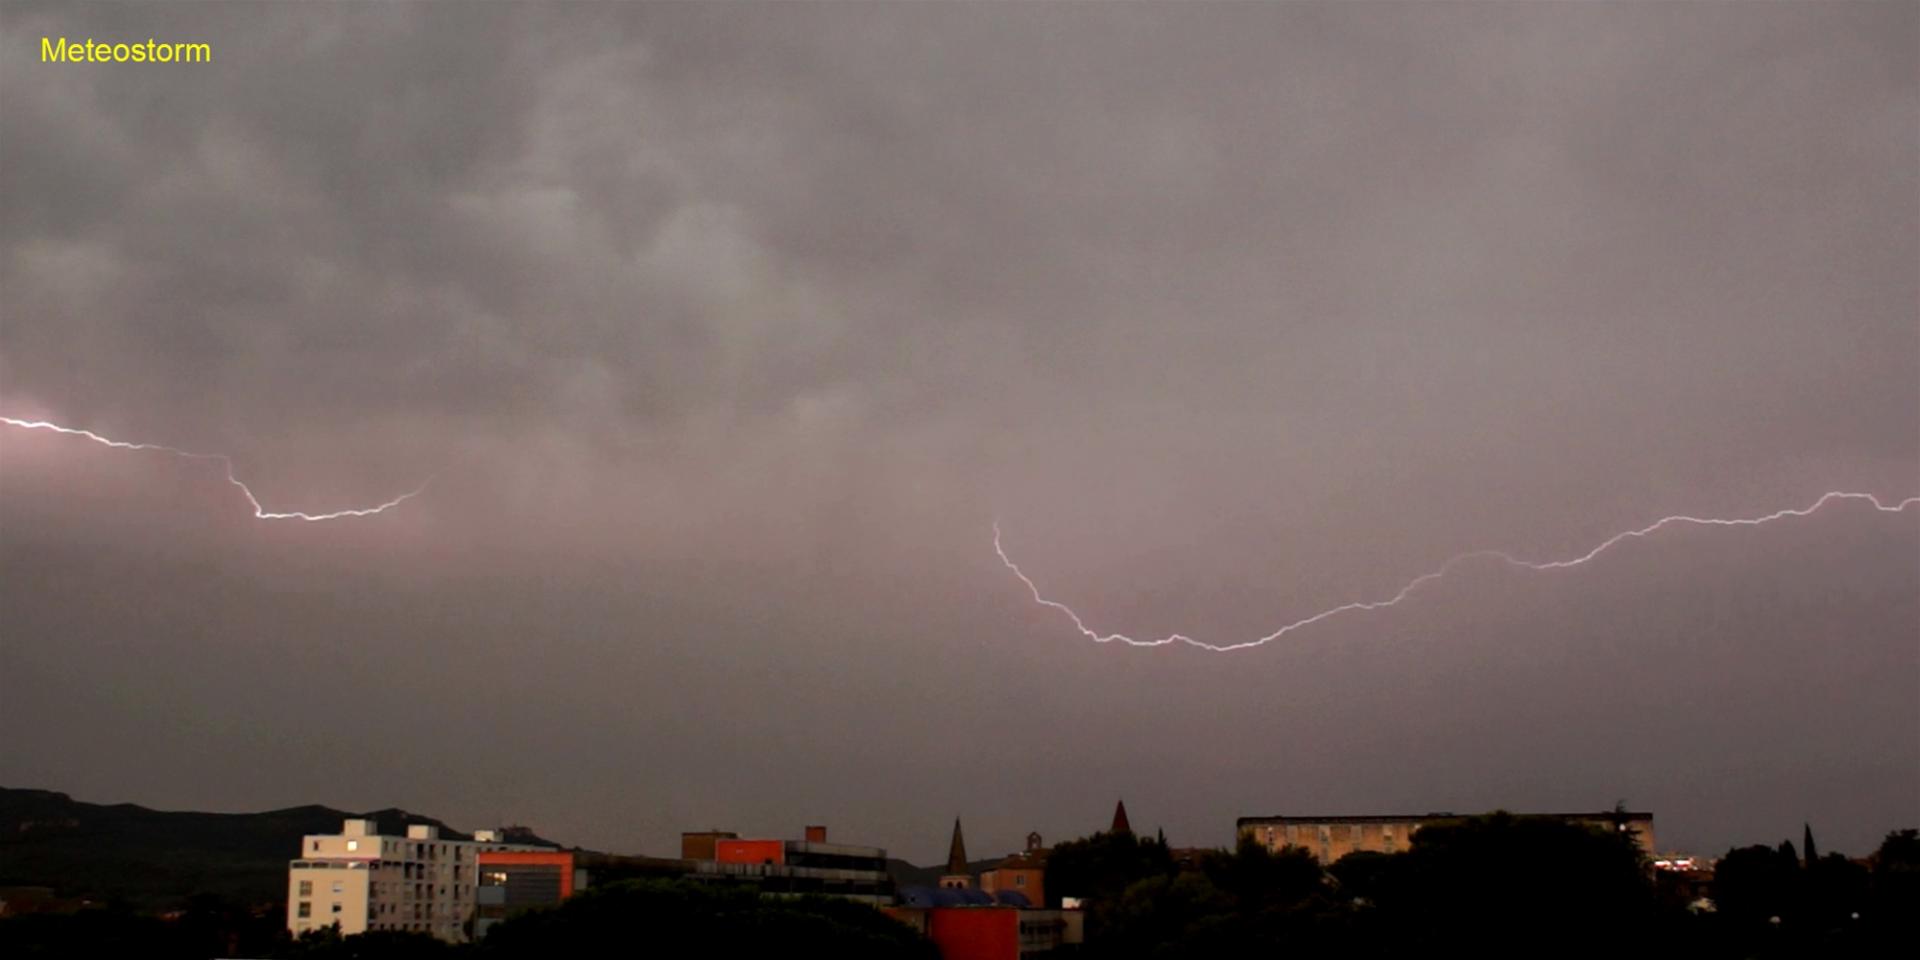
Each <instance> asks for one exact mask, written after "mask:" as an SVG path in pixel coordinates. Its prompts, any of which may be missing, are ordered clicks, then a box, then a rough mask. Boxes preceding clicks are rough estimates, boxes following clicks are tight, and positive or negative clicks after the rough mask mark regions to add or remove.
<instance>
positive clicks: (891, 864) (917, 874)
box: [887, 857, 1005, 887]
mask: <svg viewBox="0 0 1920 960" xmlns="http://www.w3.org/2000/svg"><path fill="white" fill-rule="evenodd" d="M1003 859H1005V858H1004V857H994V858H992V859H990V860H974V861H970V862H969V863H968V864H967V872H968V873H970V874H972V875H973V876H974V878H975V879H978V878H979V876H980V874H981V872H982V871H985V870H992V869H993V868H994V867H997V866H999V865H1000V861H1001V860H1003ZM946 872H947V865H946V864H944V863H941V864H936V865H934V866H931V867H916V866H914V865H913V864H911V863H908V862H906V861H905V860H888V861H887V873H888V874H889V875H891V876H892V877H893V885H894V886H896V887H937V886H939V885H940V877H941V876H942V875H944V874H945V873H946Z"/></svg>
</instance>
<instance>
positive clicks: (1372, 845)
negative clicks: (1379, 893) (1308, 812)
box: [1240, 814, 1654, 864]
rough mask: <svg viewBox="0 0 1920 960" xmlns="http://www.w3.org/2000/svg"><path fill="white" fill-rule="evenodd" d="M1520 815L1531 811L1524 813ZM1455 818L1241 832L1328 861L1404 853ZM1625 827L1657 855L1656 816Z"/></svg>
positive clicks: (1604, 820)
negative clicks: (1432, 827)
mask: <svg viewBox="0 0 1920 960" xmlns="http://www.w3.org/2000/svg"><path fill="white" fill-rule="evenodd" d="M1519 816H1529V815H1528V814H1519ZM1547 816H1555V817H1557V818H1558V819H1563V820H1566V821H1567V822H1570V823H1580V824H1585V825H1587V826H1594V827H1599V828H1601V829H1603V830H1612V829H1615V824H1614V821H1613V819H1612V818H1611V817H1609V816H1608V815H1606V814H1594V815H1592V816H1582V815H1559V814H1553V815H1547ZM1452 819H1456V818H1455V817H1452V816H1432V817H1382V818H1378V819H1375V818H1371V817H1369V818H1364V819H1362V818H1329V819H1327V820H1314V819H1306V818H1301V819H1293V818H1272V819H1270V820H1256V821H1254V822H1252V823H1242V824H1241V825H1240V835H1241V836H1245V837H1251V838H1253V840H1254V841H1255V842H1257V843H1259V844H1260V845H1262V846H1264V847H1266V848H1267V849H1269V850H1273V851H1276V852H1277V851H1279V850H1281V849H1284V848H1286V847H1299V848H1301V849H1303V850H1306V851H1307V852H1309V853H1311V854H1313V855H1314V856H1315V857H1318V858H1319V860H1320V862H1321V863H1322V864H1331V863H1334V862H1335V861H1337V860H1339V859H1340V858H1341V857H1344V856H1346V855H1347V854H1349V853H1355V852H1358V851H1368V852H1372V853H1401V852H1404V851H1405V850H1406V849H1407V847H1408V845H1409V844H1410V843H1411V842H1412V839H1413V835H1414V834H1415V833H1417V832H1419V830H1420V828H1421V827H1423V826H1425V825H1427V824H1431V823H1440V822H1445V821H1447V820H1452ZM1624 826H1625V827H1627V828H1628V829H1630V830H1632V831H1633V834H1634V839H1635V841H1637V842H1638V843H1639V845H1640V849H1641V851H1642V852H1643V853H1645V854H1646V855H1647V856H1648V857H1649V858H1651V857H1652V856H1653V853H1654V839H1653V820H1652V818H1651V817H1648V818H1646V819H1636V820H1630V821H1628V822H1627V823H1625V824H1624Z"/></svg>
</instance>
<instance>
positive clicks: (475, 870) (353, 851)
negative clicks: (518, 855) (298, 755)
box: [287, 820, 546, 943]
mask: <svg viewBox="0 0 1920 960" xmlns="http://www.w3.org/2000/svg"><path fill="white" fill-rule="evenodd" d="M544 849H546V848H544V847H537V846H528V845H524V844H510V843H503V842H500V841H499V840H498V839H497V835H496V834H494V833H492V832H490V831H481V832H480V833H477V834H475V837H474V839H472V840H461V839H453V838H449V837H442V836H441V835H440V828H438V827H436V826H432V825H430V824H414V825H411V826H409V827H407V832H406V835H405V836H390V835H385V834H382V833H380V830H379V825H378V824H376V823H374V822H373V821H371V820H348V821H346V822H345V823H344V824H342V825H341V829H340V832H339V833H338V834H309V835H307V836H305V837H303V838H301V841H300V853H301V856H300V858H299V859H297V860H293V861H291V862H289V863H288V865H287V929H288V930H289V931H290V932H292V933H293V935H294V936H296V937H297V936H299V935H300V934H303V933H306V932H308V931H310V930H320V929H324V928H326V927H331V926H334V925H336V924H337V925H339V928H340V932H341V933H342V934H355V933H365V932H367V931H369V930H406V931H414V932H418V933H427V934H431V935H433V936H435V937H438V938H439V939H441V940H445V941H448V942H450V943H464V942H466V941H467V940H468V939H470V938H471V937H472V935H473V926H472V921H473V918H474V906H475V902H476V895H475V891H476V889H477V887H478V885H479V855H480V853H481V852H482V851H486V850H544Z"/></svg>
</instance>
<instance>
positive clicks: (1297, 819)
mask: <svg viewBox="0 0 1920 960" xmlns="http://www.w3.org/2000/svg"><path fill="white" fill-rule="evenodd" d="M1492 813H1504V814H1506V815H1508V816H1511V817H1536V818H1540V819H1545V820H1609V821H1611V820H1636V821H1637V820H1652V819H1653V814H1651V813H1648V812H1645V811H1629V810H1604V811H1601V812H1598V813H1515V812H1513V811H1511V810H1497V811H1492ZM1491 815H1492V814H1491V813H1408V814H1377V813H1368V814H1342V815H1339V816H1331V817H1302V816H1296V815H1292V814H1274V815H1272V816H1266V817H1241V818H1240V819H1238V820H1236V821H1234V823H1235V824H1236V825H1237V826H1243V827H1244V826H1246V825H1247V824H1250V823H1409V822H1418V821H1422V820H1464V819H1466V818H1468V817H1482V816H1491Z"/></svg>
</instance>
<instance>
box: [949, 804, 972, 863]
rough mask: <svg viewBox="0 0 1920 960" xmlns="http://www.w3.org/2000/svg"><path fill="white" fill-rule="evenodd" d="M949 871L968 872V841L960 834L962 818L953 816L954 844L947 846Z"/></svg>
mask: <svg viewBox="0 0 1920 960" xmlns="http://www.w3.org/2000/svg"><path fill="white" fill-rule="evenodd" d="M947 872H948V873H966V872H967V841H966V838H964V837H962V836H960V818H959V817H954V818H953V846H951V847H949V848H947Z"/></svg>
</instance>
